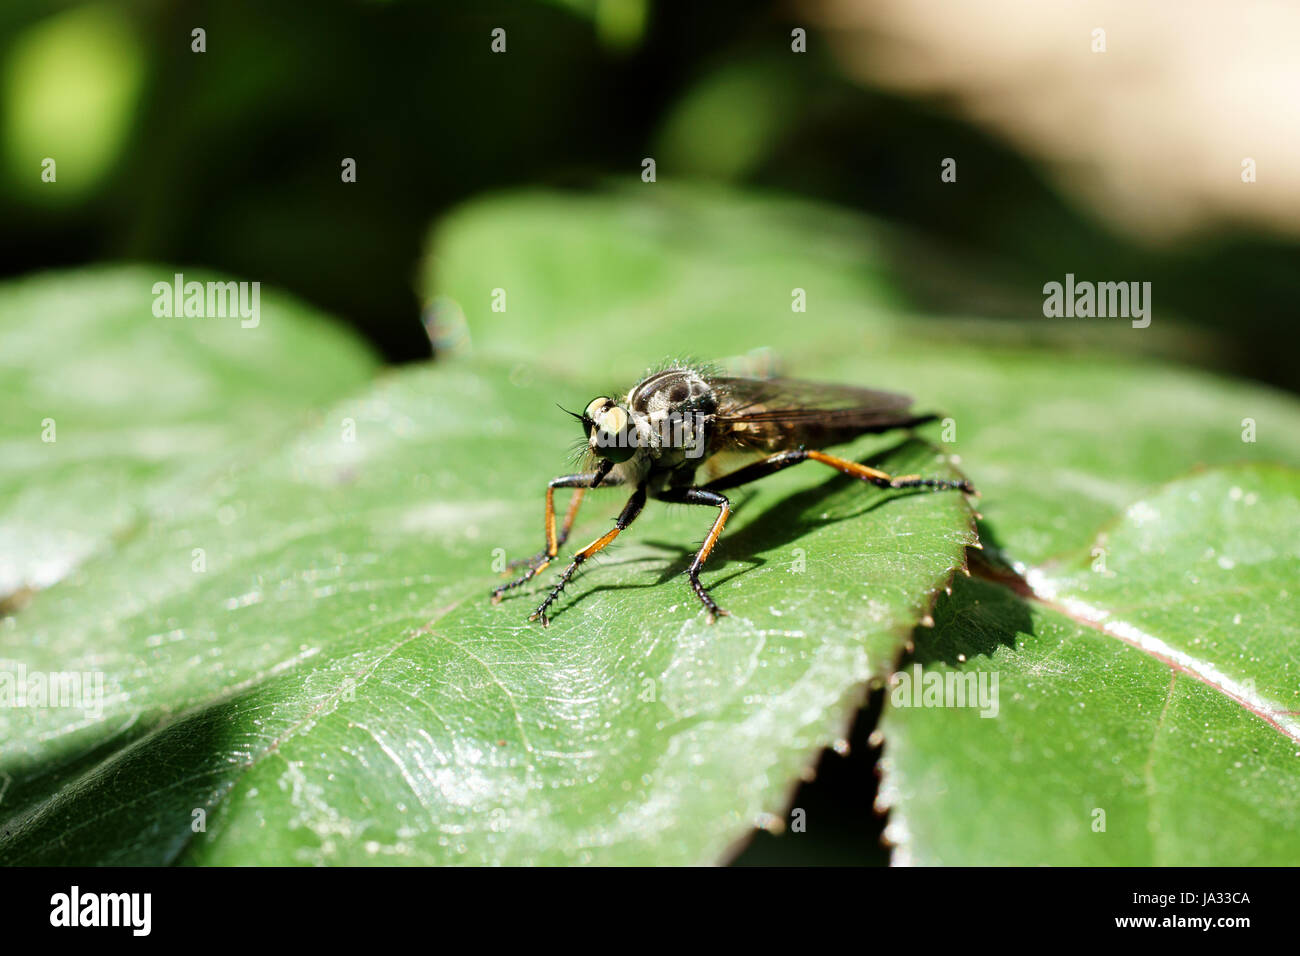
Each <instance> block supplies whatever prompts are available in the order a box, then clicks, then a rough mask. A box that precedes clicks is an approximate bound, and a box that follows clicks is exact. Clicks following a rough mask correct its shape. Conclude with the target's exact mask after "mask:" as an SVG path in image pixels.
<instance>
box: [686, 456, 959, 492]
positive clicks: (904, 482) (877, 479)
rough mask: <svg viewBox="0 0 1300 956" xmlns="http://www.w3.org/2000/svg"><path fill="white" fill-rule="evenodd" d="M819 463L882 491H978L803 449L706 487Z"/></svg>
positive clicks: (954, 481)
mask: <svg viewBox="0 0 1300 956" xmlns="http://www.w3.org/2000/svg"><path fill="white" fill-rule="evenodd" d="M810 459H811V460H812V461H819V462H821V463H822V464H823V465H830V466H831V467H832V468H834V469H835V470H836V471H840V472H843V473H844V474H846V475H849V476H850V477H853V478H859V479H861V480H862V481H869V482H871V483H872V484H873V485H877V486H879V487H881V488H929V489H930V490H931V491H944V490H946V489H957V490H959V491H962V492H965V493H966V494H968V495H973V494H976V493H977V492H976V491H975V488H974V486H973V485H971V483H970V482H969V481H967V480H966V479H965V478H961V479H949V478H922V477H921V476H920V475H902V476H900V477H897V478H895V477H894V476H892V475H890V474H888V473H886V472H883V471H881V470H879V469H878V468H872V467H870V466H869V465H862V464H859V463H858V462H856V461H849V460H848V459H847V458H837V457H835V456H834V455H828V454H826V453H825V452H821V451H807V450H805V449H803V448H796V449H795V450H793V451H783V452H781V453H780V454H778V455H773V456H772V457H771V458H764V459H763V460H762V461H756V462H754V463H753V464H752V465H746V466H745V467H744V468H741V469H738V470H737V471H733V472H732V473H731V474H729V475H723V476H722V477H721V478H718V479H716V480H714V481H710V482H709V483H708V484H706V485H705V486H704V487H705V488H707V489H710V490H714V491H717V490H721V489H723V488H736V487H738V486H740V485H747V484H749V483H750V482H751V481H757V480H758V479H759V478H765V477H767V476H768V475H771V474H774V473H775V472H778V471H781V470H782V469H784V468H789V467H790V466H791V465H797V464H799V462H801V461H808V460H810Z"/></svg>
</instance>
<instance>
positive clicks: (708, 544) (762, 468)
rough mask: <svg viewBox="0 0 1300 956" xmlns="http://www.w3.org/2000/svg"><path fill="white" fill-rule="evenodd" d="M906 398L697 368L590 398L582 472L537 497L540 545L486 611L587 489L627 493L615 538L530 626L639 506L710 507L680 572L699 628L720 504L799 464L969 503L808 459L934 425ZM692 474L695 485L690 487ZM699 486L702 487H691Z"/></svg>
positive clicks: (545, 552)
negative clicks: (729, 463) (731, 491)
mask: <svg viewBox="0 0 1300 956" xmlns="http://www.w3.org/2000/svg"><path fill="white" fill-rule="evenodd" d="M911 404H912V400H911V399H910V398H908V397H907V396H905V395H895V394H893V393H891V392H878V391H872V390H870V389H865V388H856V387H853V386H849V385H822V384H818V383H816V382H804V381H799V380H796V379H783V378H772V379H755V378H730V377H727V376H723V375H719V374H715V373H714V372H713V371H712V370H711V369H709V368H707V367H701V366H693V365H685V364H673V365H670V366H668V367H666V368H662V369H659V370H657V371H654V372H651V373H650V374H649V375H648V376H646V377H645V378H644V379H642V380H641V381H640V382H638V383H637V384H636V385H635V386H634V387H633V388H632V390H631V391H630V392H628V393H627V397H626V398H624V399H622V400H617V399H615V398H612V397H606V396H601V397H599V398H595V399H593V400H592V401H591V402H590V403H588V405H587V407H586V408H585V409H584V410H583V412H582V413H581V414H578V413H577V412H569V413H568V414H570V415H572V416H573V417H574V418H576V419H578V420H579V421H580V422H581V423H582V430H583V435H584V441H583V445H584V446H585V454H586V465H587V470H585V471H583V472H581V473H580V474H576V475H562V476H560V477H558V478H552V479H551V481H550V483H549V484H548V485H547V486H546V546H545V548H543V549H542V550H541V551H540V552H538V553H537V554H536V555H534V556H533V557H531V558H527V559H524V560H521V561H516V562H512V565H514V566H519V565H527V570H526V571H524V573H523V574H522V575H521V576H520V577H519V578H517V579H516V580H513V581H511V582H509V583H508V584H503V585H501V586H500V587H498V588H496V589H495V590H493V592H492V601H493V603H494V604H495V603H497V602H499V601H500V600H501V599H502V597H503V596H504V595H505V594H506V592H508V591H510V590H512V589H513V588H517V587H519V586H520V585H521V584H523V583H525V582H526V581H529V580H531V579H532V578H534V577H536V576H537V575H538V574H540V573H541V572H542V571H544V570H545V569H546V567H547V566H548V565H549V564H550V563H551V561H552V560H554V559H555V557H556V555H557V554H559V550H560V546H561V545H563V544H564V542H565V540H566V539H567V538H568V536H569V529H570V528H572V527H573V521H574V518H575V517H576V516H577V513H578V506H579V505H580V504H581V503H582V496H583V494H584V493H585V492H586V491H587V489H589V488H597V487H610V486H614V485H622V486H625V487H630V488H631V489H632V495H631V497H630V498H628V500H627V504H626V505H625V506H624V507H623V511H622V512H621V513H620V514H619V516H618V519H617V520H616V521H615V523H614V527H613V529H611V530H610V531H607V532H606V533H605V534H603V535H601V536H600V537H599V538H597V539H596V540H595V541H593V542H591V544H589V545H587V546H586V547H585V548H582V549H581V550H579V551H578V552H577V553H576V554H574V556H573V560H572V562H571V563H570V564H569V566H568V567H567V568H565V569H564V573H562V574H561V575H560V578H559V581H558V582H557V583H556V584H555V586H554V587H553V588H551V591H550V593H549V594H548V595H547V596H546V599H545V600H544V601H542V603H541V604H540V605H539V606H538V607H537V610H535V611H533V613H532V615H531V616H530V617H529V620H530V621H536V620H540V621H541V622H542V624H543V625H545V624H547V623H549V619H548V617H547V611H548V609H549V608H550V606H551V605H552V604H553V603H554V602H555V600H556V598H558V597H559V596H560V592H562V591H563V590H564V588H565V585H567V584H568V583H569V580H570V579H571V578H572V577H573V575H574V572H576V571H577V570H578V568H579V566H581V565H582V563H583V562H584V561H586V560H587V559H588V558H590V557H591V556H592V555H594V554H596V553H597V552H599V551H601V550H603V549H604V548H605V547H606V546H607V545H608V544H609V543H610V542H611V541H613V540H614V539H615V538H617V537H618V535H619V533H620V532H622V531H624V530H625V529H626V528H627V527H628V525H630V524H631V523H632V522H633V521H635V520H636V517H637V515H639V514H640V513H641V509H642V507H644V505H645V502H646V498H647V497H651V498H655V499H657V500H659V501H667V502H673V503H678V504H688V505H706V506H708V507H710V508H716V509H717V511H718V514H717V517H716V518H715V519H714V521H713V527H712V528H710V529H709V533H708V535H707V536H706V537H705V539H704V544H703V546H702V547H701V548H700V550H699V551H698V552H697V553H696V555H695V560H694V561H692V562H691V565H690V568H689V569H688V570H687V578H688V579H689V581H690V586H691V590H692V591H694V592H695V596H696V597H697V598H699V599H700V603H701V604H703V605H704V610H705V614H706V616H707V619H708V621H709V623H713V621H714V619H715V618H716V617H717V616H719V615H723V614H726V613H727V612H726V611H724V610H722V608H720V607H718V604H717V602H716V601H714V600H713V597H712V596H711V595H710V594H709V592H708V591H707V590H706V589H705V587H704V585H703V584H701V583H700V568H701V567H703V566H704V562H705V561H706V560H708V557H709V552H710V551H712V550H713V546H714V545H715V544H717V541H718V536H719V535H720V534H721V533H722V528H723V525H725V524H726V523H727V517H728V515H730V514H731V503H730V502H729V501H728V500H727V498H726V496H725V495H723V494H721V492H723V491H724V490H726V489H728V488H736V487H739V486H740V485H745V484H748V483H749V482H751V481H755V480H757V479H759V478H763V477H765V476H767V475H770V474H773V473H774V472H778V471H781V470H782V469H784V468H789V467H790V466H791V465H797V464H799V462H801V461H807V460H812V461H819V462H821V463H822V464H824V465H830V466H831V467H832V468H834V469H836V470H837V471H840V472H843V473H844V474H846V475H850V476H852V477H854V478H858V479H861V480H862V481H867V482H870V483H871V484H873V485H877V486H879V487H881V488H926V489H929V490H932V491H940V490H944V489H958V490H960V491H962V492H964V493H966V494H974V493H975V489H974V488H972V487H971V484H970V482H968V481H965V480H957V481H952V480H948V479H944V478H922V477H920V476H918V475H904V476H902V477H893V476H891V475H888V474H886V473H885V472H883V471H879V470H877V469H875V468H871V467H869V466H867V465H862V464H859V463H857V462H854V461H849V460H848V459H845V458H837V457H835V456H834V455H828V454H826V453H825V452H823V451H819V450H814V449H819V448H821V447H824V446H827V445H836V444H839V443H842V442H847V441H849V440H851V439H853V438H856V437H857V436H859V435H865V434H869V433H873V432H884V431H889V430H891V429H894V428H911V427H913V426H915V425H920V424H922V423H924V422H929V421H933V420H934V419H935V417H936V416H934V415H914V414H910V413H909V412H908V408H909V407H910V406H911ZM736 452H739V453H742V454H748V455H749V456H751V457H753V456H758V460H756V461H752V462H751V463H750V464H747V465H745V466H743V467H740V468H737V469H735V470H732V471H728V472H725V473H720V468H721V463H722V461H723V458H724V456H726V457H728V458H730V457H733V453H736ZM697 472H702V475H700V476H697ZM701 477H702V478H703V479H704V480H703V481H701ZM556 488H572V489H574V494H573V498H572V499H571V500H570V502H569V508H568V511H567V512H566V513H565V515H564V522H563V524H562V525H561V526H560V528H559V530H558V531H557V530H556V527H555V489H556Z"/></svg>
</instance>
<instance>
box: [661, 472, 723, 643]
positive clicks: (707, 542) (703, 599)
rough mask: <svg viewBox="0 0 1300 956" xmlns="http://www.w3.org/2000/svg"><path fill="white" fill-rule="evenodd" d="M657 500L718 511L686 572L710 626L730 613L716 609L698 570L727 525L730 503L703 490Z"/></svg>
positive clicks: (669, 493)
mask: <svg viewBox="0 0 1300 956" xmlns="http://www.w3.org/2000/svg"><path fill="white" fill-rule="evenodd" d="M659 498H660V500H661V501H668V502H676V503H680V504H685V505H708V506H710V507H712V508H717V509H718V517H717V519H716V520H714V522H713V527H712V528H710V529H709V534H708V536H707V537H706V538H705V539H704V544H703V545H702V546H701V547H700V550H699V551H698V552H697V553H696V555H695V560H694V561H692V562H691V566H690V568H688V569H687V571H686V575H687V578H688V579H689V580H690V582H691V590H692V591H694V592H695V596H696V597H697V598H699V599H700V603H701V604H703V605H704V611H705V615H706V617H707V620H708V622H709V623H710V624H712V623H713V622H714V620H716V619H717V618H718V617H720V616H724V615H726V614H729V613H730V612H728V611H724V610H723V609H722V608H720V607H718V602H717V601H715V600H713V596H712V595H710V594H709V592H708V591H707V590H706V589H705V587H704V585H703V584H701V583H700V568H702V567H704V562H705V561H707V560H708V559H709V553H710V552H711V551H712V550H713V546H714V545H715V544H717V543H718V536H719V535H720V534H722V527H723V525H725V524H726V523H727V516H728V515H730V514H731V502H729V501H728V500H727V499H726V497H725V496H723V495H720V494H718V493H717V492H716V491H709V490H707V489H705V488H684V489H682V490H680V491H667V492H664V493H663V494H662V495H660V496H659Z"/></svg>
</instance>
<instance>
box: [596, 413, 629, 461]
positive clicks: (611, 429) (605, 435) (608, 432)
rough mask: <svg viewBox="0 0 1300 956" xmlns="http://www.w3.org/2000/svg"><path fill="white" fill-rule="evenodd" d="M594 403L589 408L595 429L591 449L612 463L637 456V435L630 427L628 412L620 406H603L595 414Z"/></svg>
mask: <svg viewBox="0 0 1300 956" xmlns="http://www.w3.org/2000/svg"><path fill="white" fill-rule="evenodd" d="M595 405H596V403H595V402H592V403H591V405H588V406H587V410H588V413H589V415H590V417H591V418H592V419H593V421H594V424H595V426H596V427H595V428H594V429H593V430H592V434H591V447H592V450H593V451H595V453H596V454H597V455H600V456H601V457H602V458H608V459H610V460H611V461H616V462H623V461H627V460H628V459H629V458H631V457H632V456H633V455H634V454H636V433H635V432H634V431H633V430H632V429H631V428H630V427H629V425H628V417H627V412H626V411H625V410H624V409H622V408H620V407H619V406H618V405H612V404H611V405H609V406H608V407H604V406H601V407H600V408H599V409H597V410H596V411H595V412H594V413H593V412H592V409H593V407H594V406H595Z"/></svg>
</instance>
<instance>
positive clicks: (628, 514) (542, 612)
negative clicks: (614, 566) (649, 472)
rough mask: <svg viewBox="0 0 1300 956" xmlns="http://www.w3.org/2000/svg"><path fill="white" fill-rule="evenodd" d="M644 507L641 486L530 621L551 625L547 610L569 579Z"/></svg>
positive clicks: (578, 556)
mask: <svg viewBox="0 0 1300 956" xmlns="http://www.w3.org/2000/svg"><path fill="white" fill-rule="evenodd" d="M643 507H645V485H640V486H638V487H637V489H636V491H634V492H632V497H631V498H628V499H627V504H626V505H624V506H623V511H622V512H621V513H620V514H619V516H618V519H617V520H616V521H615V522H614V527H613V528H612V529H611V530H609V531H606V532H605V533H604V534H602V535H601V536H600V537H599V538H597V539H596V540H595V541H593V542H591V544H589V545H587V546H586V547H585V548H583V549H582V550H580V551H578V552H577V553H576V554H575V555H574V556H573V561H572V562H570V564H569V566H568V567H567V568H565V569H564V573H563V574H561V575H560V580H559V581H557V582H556V584H555V587H553V588H551V593H550V594H548V595H546V600H545V601H543V602H542V603H541V604H539V605H538V606H537V610H536V611H534V612H533V613H532V614H531V615H529V617H528V620H530V621H536V620H538V619H540V620H541V622H542V626H543V627H545V626H546V625H547V624H549V623H551V622H550V619H549V618H548V617H547V616H546V609H547V608H548V607H550V606H551V604H552V603H553V602H554V601H555V599H556V598H557V597H559V596H560V592H561V591H563V590H564V586H565V585H566V584H568V583H569V579H570V578H572V577H573V573H574V572H575V571H577V570H578V565H580V564H582V562H584V561H586V560H587V559H588V558H589V557H591V556H592V555H593V554H595V553H596V552H597V551H602V550H604V548H605V546H606V545H608V544H609V543H610V542H611V541H613V540H614V539H615V538H617V537H618V535H619V532H621V531H623V530H624V529H625V528H626V527H627V526H628V525H630V524H631V523H632V522H633V521H635V520H636V516H637V515H639V514H640V513H641V509H642V508H643Z"/></svg>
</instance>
